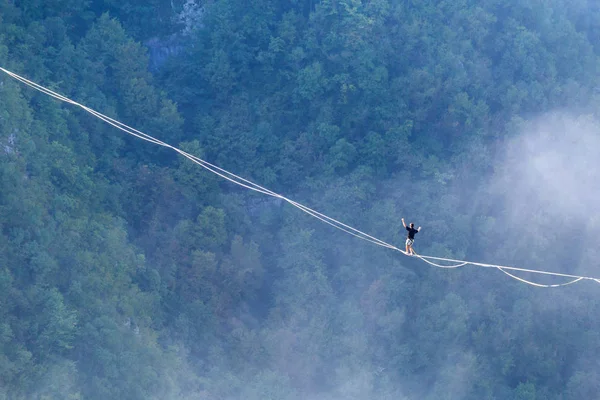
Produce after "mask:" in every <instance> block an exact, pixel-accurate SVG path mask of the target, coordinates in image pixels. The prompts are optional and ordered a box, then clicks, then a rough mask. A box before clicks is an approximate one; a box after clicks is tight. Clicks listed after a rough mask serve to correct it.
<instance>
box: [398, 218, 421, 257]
mask: <svg viewBox="0 0 600 400" xmlns="http://www.w3.org/2000/svg"><path fill="white" fill-rule="evenodd" d="M402 225H404V227H405V228H406V230H407V231H408V237H407V238H406V254H407V255H409V256H413V255H415V254H416V253H415V251H414V250H413V248H412V245H413V243H414V242H415V233H417V232H419V231H420V230H421V227H418V228H417V229H415V224H413V223H412V222H411V223H410V226H406V224H405V223H404V218H402Z"/></svg>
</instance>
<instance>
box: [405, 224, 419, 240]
mask: <svg viewBox="0 0 600 400" xmlns="http://www.w3.org/2000/svg"><path fill="white" fill-rule="evenodd" d="M406 230H407V231H408V238H409V239H414V238H415V233H417V232H419V231H418V230H416V229H415V228H411V227H410V226H407V227H406Z"/></svg>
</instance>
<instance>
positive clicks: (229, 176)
mask: <svg viewBox="0 0 600 400" xmlns="http://www.w3.org/2000/svg"><path fill="white" fill-rule="evenodd" d="M0 70H1V71H3V72H5V73H6V74H8V75H9V76H11V77H12V78H14V79H16V80H18V81H20V82H22V83H24V84H26V85H27V86H30V87H32V88H33V89H36V90H38V91H40V92H42V93H44V94H47V95H49V96H51V97H54V98H55V99H58V100H60V101H64V102H66V103H69V104H72V105H75V106H78V107H80V108H82V109H83V110H85V111H87V112H88V113H90V114H92V115H93V116H95V117H97V118H99V119H101V120H102V121H104V122H106V123H108V124H110V125H112V126H114V127H115V128H117V129H120V130H122V131H123V132H125V133H127V134H129V135H132V136H135V137H137V138H139V139H142V140H145V141H147V142H151V143H154V144H157V145H159V146H163V147H167V148H169V149H171V150H174V151H176V152H177V153H179V154H181V155H182V156H184V157H186V158H187V159H189V160H191V161H192V162H194V163H196V164H198V165H200V166H201V167H202V168H204V169H206V170H208V171H210V172H212V173H213V174H215V175H218V176H220V177H221V178H223V179H226V180H228V181H230V182H232V183H235V184H236V185H240V186H242V187H244V188H246V189H250V190H253V191H256V192H259V193H262V194H265V195H267V196H272V197H276V198H279V199H281V200H284V201H286V202H287V203H289V204H291V205H292V206H294V207H296V208H298V209H300V210H301V211H303V212H305V213H306V214H308V215H310V216H312V217H315V218H317V219H319V220H320V221H323V222H325V223H326V224H329V225H331V226H333V227H334V228H336V229H339V230H341V231H343V232H346V233H348V234H350V235H352V236H355V237H357V238H359V239H362V240H366V241H368V242H371V243H373V244H376V245H378V246H382V247H386V248H389V249H392V250H396V251H399V252H400V253H402V254H404V255H408V254H407V253H406V252H405V251H404V250H401V249H399V248H398V247H396V246H394V245H391V244H389V243H386V242H384V241H383V240H380V239H378V238H376V237H374V236H371V235H368V234H366V233H365V232H362V231H360V230H358V229H356V228H353V227H351V226H349V225H346V224H344V223H342V222H340V221H338V220H336V219H334V218H331V217H329V216H327V215H325V214H322V213H320V212H318V211H315V210H313V209H311V208H309V207H307V206H305V205H303V204H300V203H298V202H295V201H293V200H291V199H288V198H287V197H285V196H282V195H280V194H278V193H275V192H273V191H272V190H269V189H267V188H264V187H262V186H260V185H258V184H256V183H254V182H251V181H249V180H247V179H244V178H242V177H240V176H238V175H235V174H233V173H231V172H229V171H227V170H225V169H223V168H220V167H218V166H216V165H213V164H211V163H209V162H207V161H205V160H202V159H201V158H198V157H196V156H194V155H192V154H189V153H187V152H185V151H183V150H181V149H178V148H176V147H173V146H171V145H170V144H168V143H165V142H163V141H161V140H159V139H156V138H154V137H152V136H150V135H148V134H146V133H144V132H141V131H138V130H137V129H135V128H132V127H130V126H128V125H126V124H124V123H122V122H120V121H117V120H115V119H113V118H111V117H108V116H106V115H104V114H102V113H99V112H98V111H95V110H93V109H91V108H89V107H86V106H84V105H82V104H80V103H78V102H76V101H74V100H71V99H69V98H68V97H65V96H63V95H61V94H59V93H56V92H54V91H52V90H50V89H48V88H46V87H44V86H41V85H39V84H37V83H35V82H32V81H30V80H28V79H26V78H23V77H22V76H20V75H17V74H15V73H14V72H11V71H8V70H6V69H4V68H2V67H0ZM416 256H417V257H418V258H419V259H421V260H422V261H424V262H426V263H427V264H430V265H432V266H434V267H437V268H458V267H462V266H465V265H473V266H476V267H485V268H497V269H499V270H501V271H502V272H504V273H505V274H507V275H508V276H510V277H512V278H514V279H516V280H518V281H521V282H524V283H527V284H529V285H533V286H537V287H559V286H566V285H570V284H573V283H576V282H579V281H580V280H583V279H586V280H592V281H595V282H596V283H600V279H596V278H590V277H585V276H576V275H569V274H561V273H557V272H547V271H538V270H532V269H524V268H515V267H508V266H502V265H494V264H483V263H476V262H471V261H463V260H453V259H449V258H441V257H432V256H421V255H416ZM429 260H437V261H446V262H452V263H455V265H440V264H437V263H434V262H432V261H429ZM506 269H507V270H513V271H522V272H531V273H537V274H545V275H552V276H559V277H568V278H575V279H574V280H572V281H570V282H567V283H563V284H557V285H541V284H538V283H535V282H530V281H527V280H525V279H522V278H519V277H518V276H515V275H513V274H510V273H508V272H506V271H505V270H506Z"/></svg>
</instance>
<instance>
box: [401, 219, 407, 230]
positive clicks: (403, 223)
mask: <svg viewBox="0 0 600 400" xmlns="http://www.w3.org/2000/svg"><path fill="white" fill-rule="evenodd" d="M402 225H404V227H405V228H406V223H405V222H404V218H402Z"/></svg>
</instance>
